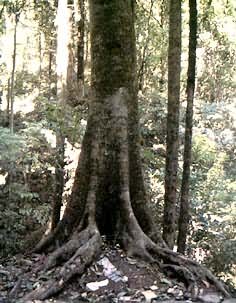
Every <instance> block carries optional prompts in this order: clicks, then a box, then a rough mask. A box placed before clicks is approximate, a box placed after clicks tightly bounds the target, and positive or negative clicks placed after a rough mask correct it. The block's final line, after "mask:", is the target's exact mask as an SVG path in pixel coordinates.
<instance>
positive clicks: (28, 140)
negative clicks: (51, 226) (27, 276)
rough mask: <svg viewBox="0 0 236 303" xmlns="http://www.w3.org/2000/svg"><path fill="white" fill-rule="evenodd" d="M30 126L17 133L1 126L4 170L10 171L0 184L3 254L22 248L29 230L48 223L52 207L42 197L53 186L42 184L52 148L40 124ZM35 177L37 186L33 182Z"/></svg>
mask: <svg viewBox="0 0 236 303" xmlns="http://www.w3.org/2000/svg"><path fill="white" fill-rule="evenodd" d="M27 126H28V127H27V128H26V129H23V130H22V131H21V132H20V133H16V134H11V133H10V132H9V130H8V129H5V128H0V167H1V171H0V173H1V174H6V179H5V182H4V183H3V184H2V185H0V248H1V250H0V251H1V255H6V254H8V253H13V252H16V251H17V250H19V249H20V248H21V246H22V244H23V240H24V237H25V235H26V233H28V232H30V231H33V230H35V229H36V228H38V227H39V226H40V225H45V224H46V222H47V220H48V214H49V210H50V207H51V205H50V203H45V202H48V201H42V199H41V197H42V192H43V191H47V190H50V184H48V183H44V185H41V187H40V186H39V184H40V182H42V176H41V175H40V174H39V172H41V174H42V175H43V174H45V169H46V167H47V161H46V155H47V152H49V150H50V149H49V146H48V144H47V143H46V140H45V137H44V135H43V134H41V133H40V129H41V127H40V125H38V124H28V125H27ZM42 152H43V154H44V155H43V156H42ZM49 166H50V164H49V163H48V167H49ZM35 177H36V182H37V186H35V185H34V182H35V181H34V182H33V178H35ZM46 182H47V181H46ZM34 188H36V189H40V190H41V192H39V191H34Z"/></svg>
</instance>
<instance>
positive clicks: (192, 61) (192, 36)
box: [177, 0, 197, 254]
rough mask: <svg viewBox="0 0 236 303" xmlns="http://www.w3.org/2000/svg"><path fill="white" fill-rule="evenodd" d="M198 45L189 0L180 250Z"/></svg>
mask: <svg viewBox="0 0 236 303" xmlns="http://www.w3.org/2000/svg"><path fill="white" fill-rule="evenodd" d="M196 47H197V3H196V0H189V55H188V79H187V89H186V93H187V109H186V118H185V139H184V159H183V175H182V186H181V194H180V216H179V226H178V228H179V234H178V240H177V244H178V252H180V253H183V254H184V252H185V248H186V239H187V234H188V224H189V216H190V205H189V204H190V201H189V186H190V167H191V154H192V128H193V101H194V90H195V73H196Z"/></svg>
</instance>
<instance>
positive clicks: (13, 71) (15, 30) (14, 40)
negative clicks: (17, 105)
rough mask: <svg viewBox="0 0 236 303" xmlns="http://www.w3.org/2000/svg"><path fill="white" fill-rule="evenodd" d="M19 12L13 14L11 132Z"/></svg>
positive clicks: (11, 127) (11, 125)
mask: <svg viewBox="0 0 236 303" xmlns="http://www.w3.org/2000/svg"><path fill="white" fill-rule="evenodd" d="M19 17H20V16H19V14H18V13H16V14H15V26H14V38H13V55H12V72H11V91H10V92H11V93H10V102H11V111H10V123H9V124H10V131H11V133H12V134H13V132H14V98H15V92H14V86H15V69H16V33H17V24H18V21H19Z"/></svg>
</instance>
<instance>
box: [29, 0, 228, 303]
mask: <svg viewBox="0 0 236 303" xmlns="http://www.w3.org/2000/svg"><path fill="white" fill-rule="evenodd" d="M90 18H91V60H92V79H91V83H92V94H91V100H90V104H89V117H88V122H87V129H86V133H85V136H84V139H83V143H82V149H81V154H80V159H79V163H78V167H77V170H76V175H75V182H74V185H73V189H72V195H71V198H70V200H69V202H68V204H67V206H66V209H65V212H64V215H63V218H62V220H61V221H60V222H59V224H58V226H57V228H56V229H55V230H54V231H52V232H51V233H50V234H49V235H48V236H47V237H46V238H44V239H43V240H42V241H41V242H40V243H39V245H38V246H37V248H36V250H37V251H42V250H46V249H49V248H51V249H53V251H52V252H51V253H50V254H49V256H48V259H47V262H46V264H45V267H44V270H45V269H46V270H47V269H49V268H51V267H53V266H55V265H60V264H61V266H62V267H61V269H60V271H59V272H58V276H57V277H56V279H55V280H52V281H49V282H47V283H46V284H45V285H43V286H42V287H40V288H38V289H37V290H35V291H33V292H32V293H31V294H29V295H28V297H27V298H26V299H29V298H30V299H32V298H34V299H36V298H37V299H45V298H47V297H49V296H51V295H53V294H55V293H56V292H58V291H60V290H61V289H62V288H63V287H64V286H65V284H66V282H68V280H69V279H71V278H72V277H73V276H74V275H80V274H82V273H83V272H84V270H85V268H86V266H88V265H89V264H90V263H91V262H92V261H93V260H94V259H95V258H96V257H97V256H98V254H99V253H100V251H101V243H102V241H101V235H106V236H108V238H109V239H110V238H112V239H113V240H114V239H117V241H120V243H121V245H122V247H123V248H124V250H125V251H126V252H127V254H129V255H132V256H136V257H139V258H142V259H145V260H146V261H149V262H156V263H157V264H159V266H160V268H161V269H162V270H172V271H174V272H175V273H176V274H179V275H181V276H182V277H185V278H186V282H187V283H189V284H193V283H195V282H196V281H197V280H199V279H208V280H210V281H211V282H213V283H215V284H216V285H217V286H218V287H219V288H220V289H221V290H222V291H223V292H224V293H226V292H225V290H224V288H223V287H222V285H221V284H220V283H219V282H218V281H217V280H216V279H215V277H214V276H213V275H212V274H211V273H210V272H209V271H208V270H206V269H204V268H202V267H200V266H199V265H198V264H197V263H195V262H193V261H190V260H188V259H186V258H184V257H183V256H181V255H179V254H177V253H175V252H172V251H171V250H169V249H167V248H165V247H163V246H164V243H163V241H162V240H161V238H160V237H159V236H158V233H157V232H156V233H155V234H154V231H155V229H154V225H153V223H152V220H151V217H150V214H149V211H148V208H147V202H146V196H145V190H144V183H143V177H142V169H141V160H140V154H139V145H138V142H139V140H138V136H139V134H138V104H137V96H136V58H135V33H134V1H132V0H113V1H110V0H90ZM149 236H155V240H156V241H158V245H157V244H155V243H154V242H153V240H151V238H150V237H149ZM58 244H59V248H56V246H57V245H58Z"/></svg>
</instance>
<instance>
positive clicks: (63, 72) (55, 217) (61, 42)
mask: <svg viewBox="0 0 236 303" xmlns="http://www.w3.org/2000/svg"><path fill="white" fill-rule="evenodd" d="M57 22H58V24H57V55H56V65H57V113H58V115H57V119H58V129H57V132H56V149H57V159H56V168H55V196H54V205H53V211H52V223H51V229H52V230H54V229H55V228H56V226H57V224H58V222H59V221H60V213H61V206H62V195H63V190H64V157H65V136H64V134H63V133H64V127H65V125H64V120H65V118H64V110H65V103H66V97H67V96H66V94H67V71H68V59H69V49H68V47H69V39H70V30H69V12H68V9H67V0H59V1H58V11H57Z"/></svg>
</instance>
